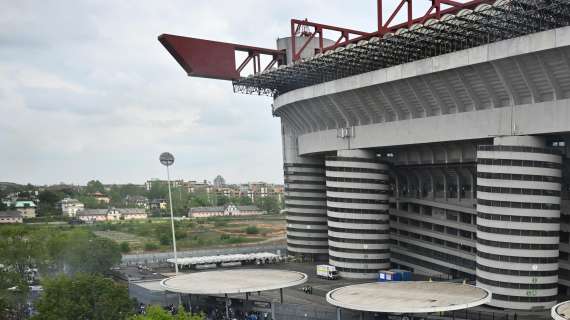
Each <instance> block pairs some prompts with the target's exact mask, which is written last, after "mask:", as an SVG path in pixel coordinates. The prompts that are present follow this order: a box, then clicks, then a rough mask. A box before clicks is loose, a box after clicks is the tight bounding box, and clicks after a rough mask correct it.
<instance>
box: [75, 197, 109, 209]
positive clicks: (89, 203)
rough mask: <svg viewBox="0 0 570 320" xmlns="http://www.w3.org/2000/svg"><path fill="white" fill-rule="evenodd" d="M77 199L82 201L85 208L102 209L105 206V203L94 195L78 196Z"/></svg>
mask: <svg viewBox="0 0 570 320" xmlns="http://www.w3.org/2000/svg"><path fill="white" fill-rule="evenodd" d="M77 200H79V202H81V203H83V204H84V205H85V208H87V209H102V208H106V207H107V205H106V204H105V203H101V202H99V201H98V200H97V199H95V198H94V197H90V196H79V197H78V199H77Z"/></svg>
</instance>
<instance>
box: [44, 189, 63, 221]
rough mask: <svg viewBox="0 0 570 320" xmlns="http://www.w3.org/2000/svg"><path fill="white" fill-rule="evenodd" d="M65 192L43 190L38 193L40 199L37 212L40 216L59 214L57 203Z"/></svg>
mask: <svg viewBox="0 0 570 320" xmlns="http://www.w3.org/2000/svg"><path fill="white" fill-rule="evenodd" d="M64 196H65V194H64V193H63V192H54V191H50V190H44V191H42V192H40V193H39V194H38V200H40V203H39V208H38V214H39V215H41V216H50V215H56V214H59V210H57V203H58V202H59V201H61V199H63V198H64Z"/></svg>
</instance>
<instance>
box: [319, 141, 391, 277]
mask: <svg viewBox="0 0 570 320" xmlns="http://www.w3.org/2000/svg"><path fill="white" fill-rule="evenodd" d="M388 170H389V167H388V165H386V164H384V163H382V162H379V161H378V160H377V158H376V154H375V153H374V152H371V151H366V150H341V151H338V153H337V155H336V156H328V157H327V158H326V186H327V217H328V227H329V229H328V236H329V262H330V264H332V265H334V266H336V267H337V270H338V271H339V272H340V274H341V276H343V277H347V278H362V279H364V278H367V279H375V278H376V277H377V273H378V270H382V269H387V268H389V267H390V224H389V215H388V209H389V204H388V198H389V194H390V186H389V172H388Z"/></svg>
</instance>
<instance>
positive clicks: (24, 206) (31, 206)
mask: <svg viewBox="0 0 570 320" xmlns="http://www.w3.org/2000/svg"><path fill="white" fill-rule="evenodd" d="M13 205H14V208H16V210H18V211H19V212H20V213H21V214H22V217H23V218H35V217H36V204H35V203H34V202H33V201H29V200H18V201H16V202H15V203H14V204H13Z"/></svg>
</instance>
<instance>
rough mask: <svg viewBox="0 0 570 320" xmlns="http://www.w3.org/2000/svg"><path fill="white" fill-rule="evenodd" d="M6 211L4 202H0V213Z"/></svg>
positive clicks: (6, 207)
mask: <svg viewBox="0 0 570 320" xmlns="http://www.w3.org/2000/svg"><path fill="white" fill-rule="evenodd" d="M6 210H8V206H7V205H6V204H5V203H4V202H2V201H0V211H6Z"/></svg>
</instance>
